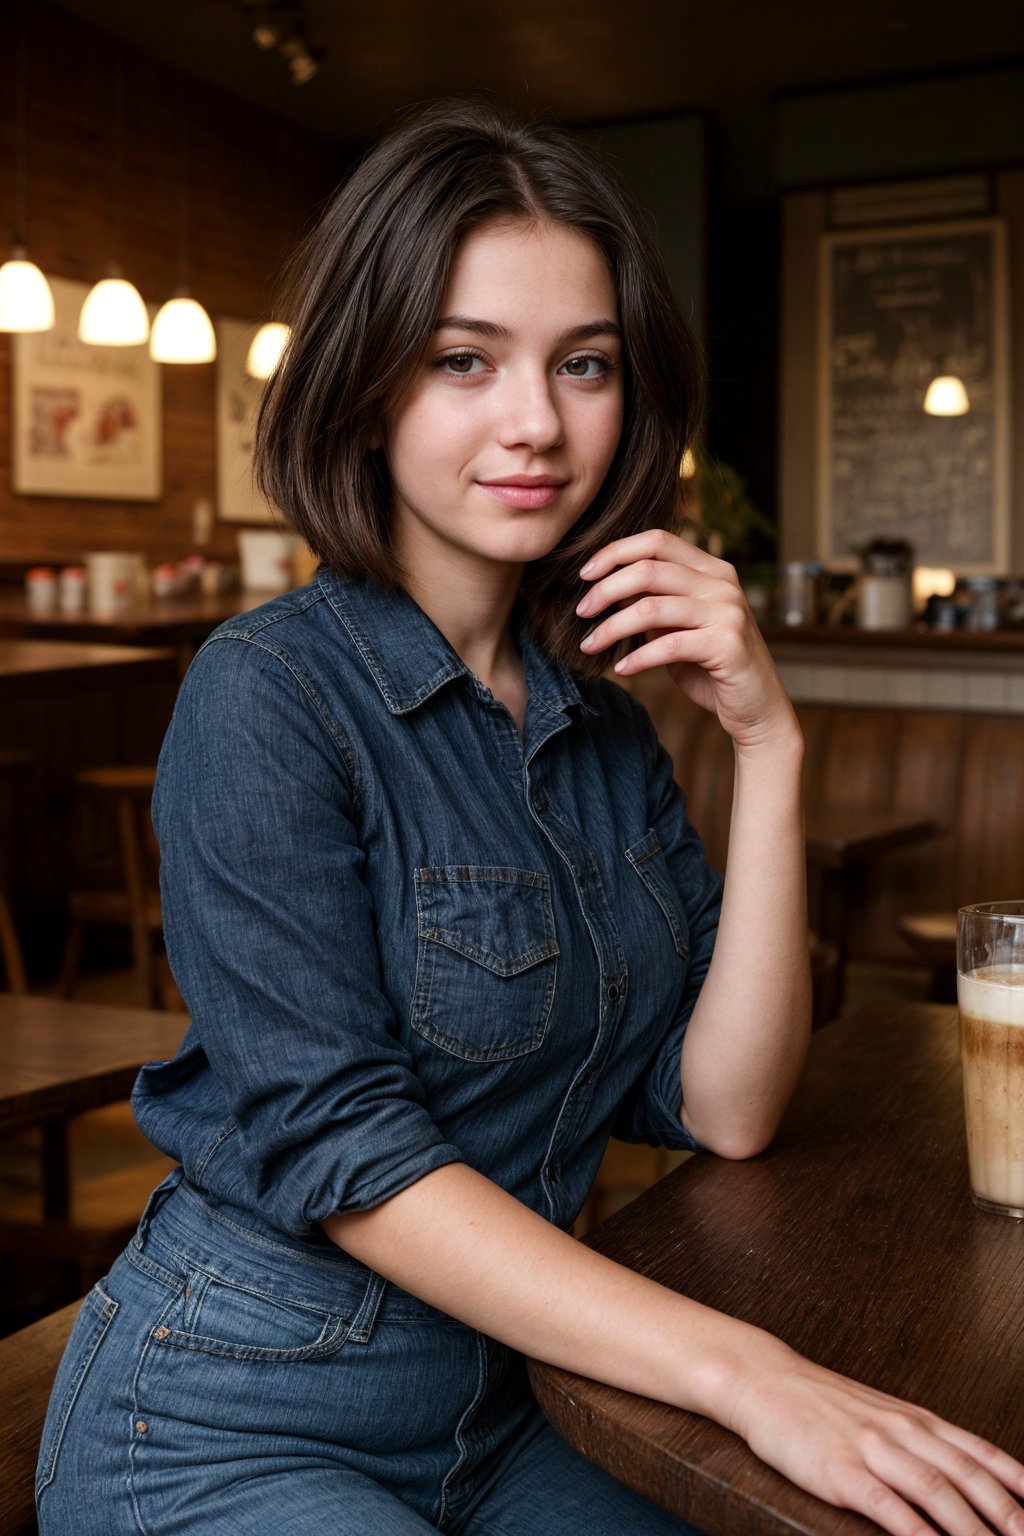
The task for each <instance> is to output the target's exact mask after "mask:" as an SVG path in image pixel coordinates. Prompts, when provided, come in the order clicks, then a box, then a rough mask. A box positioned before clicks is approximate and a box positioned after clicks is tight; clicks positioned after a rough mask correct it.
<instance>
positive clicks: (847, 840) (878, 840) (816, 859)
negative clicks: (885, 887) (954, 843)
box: [804, 806, 940, 1002]
mask: <svg viewBox="0 0 1024 1536" xmlns="http://www.w3.org/2000/svg"><path fill="white" fill-rule="evenodd" d="M939 830H940V829H939V826H938V823H937V822H935V821H934V820H933V819H932V818H931V817H930V816H913V815H911V814H910V813H909V812H906V813H904V812H902V811H885V810H881V811H874V810H860V809H857V808H851V809H850V810H835V809H832V808H829V807H813V806H809V807H808V808H807V812H806V817H805V832H804V842H805V848H806V852H807V862H808V864H810V865H811V866H813V867H814V868H816V869H817V871H818V880H819V884H818V901H817V903H816V906H815V909H814V921H815V923H816V925H817V929H818V933H819V937H821V938H822V939H824V940H825V942H826V943H829V944H834V945H835V949H836V957H837V959H838V963H839V970H838V984H839V999H838V1001H839V1002H841V1001H842V995H843V984H844V975H845V966H846V949H847V926H848V916H849V912H850V908H851V905H852V903H853V902H854V900H855V899H856V882H857V879H858V876H859V874H860V872H861V870H862V869H863V867H864V865H865V864H866V863H867V862H868V861H869V860H870V859H873V858H875V857H876V856H877V855H878V854H880V853H886V852H887V851H888V850H889V849H891V848H906V847H908V846H909V845H910V844H911V843H919V842H922V841H924V840H925V839H926V838H929V837H934V836H935V834H936V833H937V832H938V831H939Z"/></svg>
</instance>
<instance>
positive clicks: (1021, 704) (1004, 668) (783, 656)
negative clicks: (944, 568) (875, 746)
mask: <svg viewBox="0 0 1024 1536" xmlns="http://www.w3.org/2000/svg"><path fill="white" fill-rule="evenodd" d="M766 638H767V639H768V643H769V645H770V646H771V650H772V654H773V656H774V657H775V660H776V662H777V664H778V668H779V672H780V674H781V676H782V680H783V682H784V683H785V685H786V688H787V690H788V692H789V695H790V697H791V698H792V699H793V700H794V702H795V703H800V704H816V703H820V704H840V703H841V704H852V705H862V706H864V707H865V708H875V709H884V708H891V709H956V710H969V711H977V712H979V713H983V714H1007V715H1024V635H1021V634H1013V635H1002V634H999V635H994V636H988V637H983V636H980V635H970V636H968V635H964V636H961V635H956V634H954V635H928V634H920V633H918V632H915V631H907V632H906V633H905V634H904V633H903V632H899V631H894V632H892V633H891V634H884V635H883V634H882V633H878V632H875V633H872V634H871V636H870V639H869V640H868V637H866V636H864V635H862V634H859V633H856V632H853V633H851V634H850V635H849V637H847V635H846V634H845V633H837V632H836V631H835V630H823V629H814V630H810V629H807V630H797V629H790V630H786V629H784V628H782V627H781V626H775V625H773V626H772V627H771V628H770V629H769V630H767V631H766ZM866 640H868V643H865V641H866ZM986 640H988V641H989V644H986V643H985V642H986ZM958 642H959V643H958Z"/></svg>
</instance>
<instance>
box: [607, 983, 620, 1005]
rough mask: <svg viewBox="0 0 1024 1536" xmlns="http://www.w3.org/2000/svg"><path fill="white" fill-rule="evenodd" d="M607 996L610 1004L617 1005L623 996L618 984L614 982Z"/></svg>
mask: <svg viewBox="0 0 1024 1536" xmlns="http://www.w3.org/2000/svg"><path fill="white" fill-rule="evenodd" d="M605 996H606V997H607V999H608V1001H609V1002H610V1003H617V1002H618V1000H619V998H620V997H621V996H622V992H621V990H620V989H619V987H618V986H617V984H616V983H615V982H614V981H613V982H612V984H611V986H610V987H609V988H608V991H607V992H606V993H605Z"/></svg>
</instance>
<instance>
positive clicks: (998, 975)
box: [956, 965, 1024, 1029]
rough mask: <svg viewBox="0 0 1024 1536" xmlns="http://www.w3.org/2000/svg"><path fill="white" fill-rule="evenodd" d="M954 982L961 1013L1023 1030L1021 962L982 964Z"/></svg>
mask: <svg viewBox="0 0 1024 1536" xmlns="http://www.w3.org/2000/svg"><path fill="white" fill-rule="evenodd" d="M956 982H957V998H958V1001H959V1004H960V1008H961V1011H962V1012H963V1013H967V1014H970V1016H971V1017H972V1018H975V1019H986V1020H988V1021H989V1022H990V1023H992V1024H1006V1025H1011V1026H1016V1027H1017V1028H1019V1029H1024V965H1006V966H998V965H983V966H980V967H979V968H978V969H977V970H976V971H969V972H968V973H967V974H966V975H964V974H961V975H959V976H958V977H957V979H956Z"/></svg>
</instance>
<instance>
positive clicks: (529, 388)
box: [498, 375, 562, 453]
mask: <svg viewBox="0 0 1024 1536" xmlns="http://www.w3.org/2000/svg"><path fill="white" fill-rule="evenodd" d="M561 439H562V418H561V415H560V414H559V411H558V407H557V405H556V403H555V400H554V398H553V396H552V392H551V384H550V382H549V380H548V379H547V378H537V377H535V376H527V375H523V376H520V377H518V378H510V379H508V380H507V381H506V383H505V387H504V388H503V389H502V390H501V394H500V400H499V406H498V440H499V442H500V443H501V446H502V447H503V448H517V447H520V446H525V447H528V448H531V449H532V450H533V451H534V452H535V453H543V452H545V451H546V450H547V449H549V448H553V447H555V445H556V444H557V443H559V442H561Z"/></svg>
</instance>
